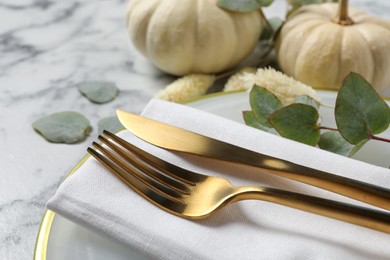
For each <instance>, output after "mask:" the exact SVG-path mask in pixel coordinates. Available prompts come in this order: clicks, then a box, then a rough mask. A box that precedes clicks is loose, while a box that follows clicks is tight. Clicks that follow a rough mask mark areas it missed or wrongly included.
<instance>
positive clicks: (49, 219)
mask: <svg viewBox="0 0 390 260" xmlns="http://www.w3.org/2000/svg"><path fill="white" fill-rule="evenodd" d="M316 90H320V91H321V90H322V91H330V92H337V90H334V89H323V88H321V89H316ZM241 92H245V90H239V91H231V92H216V93H211V94H207V95H203V96H201V97H198V98H194V99H192V100H190V101H188V102H185V103H183V104H189V103H192V102H196V101H201V100H205V99H208V98H214V97H219V96H223V95H229V94H236V93H241ZM382 98H384V99H385V100H388V101H390V97H382ZM89 157H90V155H89V154H87V155H85V156H84V157H83V158H82V159H81V160H80V161H79V162H78V163H77V164H76V166H75V167H73V169H72V170H71V171H70V173H69V174H68V175H67V176H66V178H68V177H69V176H71V175H72V174H74V173H75V172H76V171H77V170H78V169H79V168H80V167H81V166H82V165H83V164H84V163H85V162H86V161H87V159H88V158H89ZM66 178H65V179H66ZM54 217H55V213H54V212H53V211H51V210H46V211H45V214H44V215H43V218H42V222H41V225H40V228H39V230H38V235H37V239H36V243H35V249H34V260H46V254H47V246H48V243H49V238H50V231H51V227H52V224H53V221H54Z"/></svg>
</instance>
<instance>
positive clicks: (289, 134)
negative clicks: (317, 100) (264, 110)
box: [268, 104, 320, 146]
mask: <svg viewBox="0 0 390 260" xmlns="http://www.w3.org/2000/svg"><path fill="white" fill-rule="evenodd" d="M318 117H319V114H318V112H317V110H316V109H315V108H314V107H312V106H309V105H305V104H291V105H289V106H286V107H284V108H282V109H279V110H277V111H276V112H274V113H273V114H272V115H271V116H270V117H269V118H268V120H269V121H270V123H271V124H272V126H273V127H274V128H275V129H276V131H278V133H279V134H280V135H281V136H283V137H286V138H288V139H291V140H295V141H298V142H301V143H304V144H308V145H312V146H314V145H316V144H317V143H318V141H319V139H320V130H319V127H318V124H317V120H318Z"/></svg>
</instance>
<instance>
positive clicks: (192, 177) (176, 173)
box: [103, 130, 207, 186]
mask: <svg viewBox="0 0 390 260" xmlns="http://www.w3.org/2000/svg"><path fill="white" fill-rule="evenodd" d="M103 134H105V135H106V136H108V137H109V138H111V139H112V140H114V141H115V142H116V143H118V144H120V145H121V146H122V147H124V148H126V149H127V150H129V151H131V152H132V153H134V154H136V155H137V156H139V157H141V158H142V159H143V160H144V161H147V162H148V163H149V164H151V165H153V166H154V167H155V168H157V169H158V170H159V171H161V172H163V173H164V174H165V175H168V176H171V177H172V178H174V179H179V180H180V181H182V182H185V183H188V184H190V185H193V186H194V185H196V183H198V182H202V181H204V180H205V179H206V178H207V176H205V175H202V174H199V173H194V172H191V171H188V170H186V169H183V168H180V167H178V166H176V165H174V164H171V163H169V162H166V161H164V160H161V159H160V158H158V157H156V156H154V155H152V154H149V153H147V152H145V151H143V150H142V149H140V148H138V147H136V146H134V145H132V144H130V143H129V142H127V141H125V140H123V139H122V138H120V137H119V136H117V135H115V134H113V133H111V132H108V131H106V130H104V131H103Z"/></svg>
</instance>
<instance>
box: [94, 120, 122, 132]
mask: <svg viewBox="0 0 390 260" xmlns="http://www.w3.org/2000/svg"><path fill="white" fill-rule="evenodd" d="M121 129H123V125H122V124H121V122H120V121H119V119H118V117H116V116H110V117H106V118H103V119H100V120H99V122H98V132H99V134H102V133H103V130H107V131H109V132H111V133H116V132H118V131H119V130H121Z"/></svg>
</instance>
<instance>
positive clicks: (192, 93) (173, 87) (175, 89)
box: [155, 74, 215, 103]
mask: <svg viewBox="0 0 390 260" xmlns="http://www.w3.org/2000/svg"><path fill="white" fill-rule="evenodd" d="M214 82H215V76H213V75H205V74H191V75H187V76H184V77H182V78H179V79H177V80H176V81H174V82H173V83H171V84H169V85H168V86H167V87H166V88H165V89H163V90H162V91H160V92H159V93H157V95H156V96H155V98H158V99H163V100H167V101H171V102H176V103H184V102H187V101H189V100H191V99H194V98H196V97H199V96H201V95H204V94H206V92H207V89H208V88H210V87H211V86H212V85H213V84H214Z"/></svg>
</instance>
